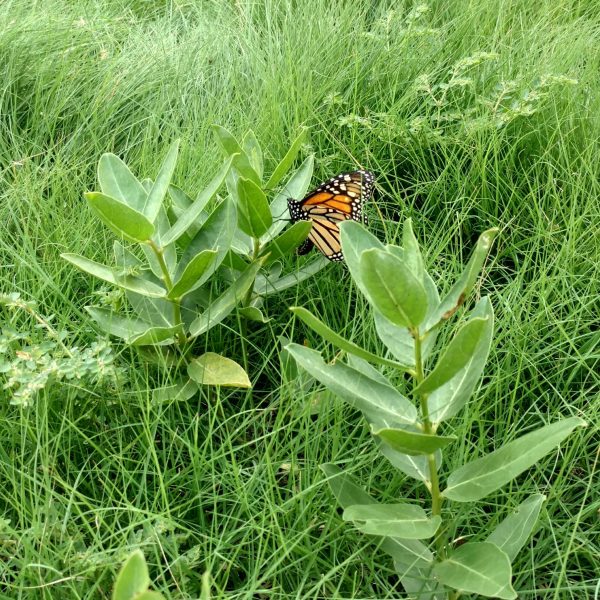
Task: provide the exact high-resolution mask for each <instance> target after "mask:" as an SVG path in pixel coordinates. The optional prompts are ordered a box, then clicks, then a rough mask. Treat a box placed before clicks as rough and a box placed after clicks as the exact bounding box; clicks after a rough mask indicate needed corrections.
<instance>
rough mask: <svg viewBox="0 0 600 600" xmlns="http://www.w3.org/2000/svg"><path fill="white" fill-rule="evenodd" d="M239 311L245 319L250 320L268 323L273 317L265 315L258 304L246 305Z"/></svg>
mask: <svg viewBox="0 0 600 600" xmlns="http://www.w3.org/2000/svg"><path fill="white" fill-rule="evenodd" d="M238 312H239V314H240V315H242V317H244V319H248V320H249V321H256V322H257V323H268V322H269V321H270V320H271V319H269V318H267V317H265V315H263V313H262V311H261V310H260V309H259V308H257V307H256V306H246V307H244V308H240V309H238Z"/></svg>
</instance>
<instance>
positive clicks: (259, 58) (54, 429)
mask: <svg viewBox="0 0 600 600" xmlns="http://www.w3.org/2000/svg"><path fill="white" fill-rule="evenodd" d="M596 4H597V3H596V2H595V1H592V0H589V1H585V0H553V1H552V2H549V1H546V0H543V1H541V2H537V3H531V2H529V1H525V0H511V1H510V2H502V3H497V2H492V1H490V0H488V1H487V2H478V3H474V2H470V1H467V0H450V1H448V2H442V1H441V0H435V1H432V2H430V4H429V6H428V7H424V5H420V4H413V3H411V2H393V3H392V2H373V3H371V2H361V1H359V2H339V1H335V2H331V3H329V2H320V1H319V2H317V1H316V0H314V1H313V0H307V1H305V2H291V1H285V2H276V1H267V2H250V1H244V0H241V1H239V2H231V3H230V2H201V1H200V2H195V1H193V2H192V1H185V0H179V1H167V0H163V1H152V0H134V1H132V2H125V1H124V0H104V1H101V0H77V1H76V2H73V1H67V0H60V1H59V0H48V1H46V2H37V1H29V0H28V1H26V0H5V1H4V2H2V3H1V4H0V72H1V73H2V80H1V81H2V85H1V86H0V169H1V170H0V267H1V268H0V286H1V290H0V291H1V292H2V293H3V294H9V293H12V292H18V293H19V294H20V296H21V298H22V299H23V300H25V301H29V300H34V301H36V306H37V309H38V310H39V311H40V314H42V315H44V317H45V318H49V317H50V316H51V315H53V318H52V319H51V320H50V321H49V322H51V323H52V327H53V328H54V329H55V330H57V331H63V330H65V331H68V332H69V336H70V337H69V340H70V341H69V343H70V347H71V346H72V347H74V346H78V347H86V346H89V345H91V344H92V343H93V342H94V340H96V337H97V332H96V330H95V325H94V323H93V321H92V320H91V319H90V316H89V315H88V313H87V312H86V311H85V310H84V306H86V305H88V304H93V303H96V302H97V299H98V294H100V295H101V297H102V298H104V299H105V301H106V302H110V301H111V297H110V295H108V292H107V291H106V290H105V289H104V288H103V287H102V286H100V285H99V284H98V283H95V282H93V281H92V280H91V278H90V277H88V276H86V275H84V274H81V273H78V272H76V271H75V270H74V269H73V267H72V266H71V265H69V264H68V263H66V262H65V261H63V260H62V259H61V258H60V254H61V253H64V252H75V253H78V254H81V255H84V256H86V257H88V258H91V259H94V260H98V261H103V260H107V259H108V257H110V256H111V253H112V242H113V239H114V238H113V235H112V234H111V233H110V232H109V231H108V230H107V229H106V228H105V227H103V226H102V225H101V224H100V223H99V222H98V220H97V219H95V218H92V213H91V211H90V210H89V209H88V207H87V205H86V203H85V201H84V200H83V192H84V191H86V190H92V189H95V188H96V187H97V186H96V172H95V168H96V164H97V162H98V159H99V157H100V156H101V155H102V154H103V153H104V152H113V153H115V154H117V155H118V156H120V157H121V158H123V159H124V160H125V161H126V162H127V164H128V165H130V166H131V168H132V169H133V171H134V172H135V173H136V174H137V175H139V176H140V177H143V176H145V174H149V173H156V172H157V171H158V168H159V166H160V164H161V162H162V160H163V158H164V156H165V154H166V151H167V149H168V147H169V144H170V143H171V142H172V141H173V140H174V139H176V138H181V151H180V159H179V161H178V163H177V167H176V171H175V175H174V182H175V184H177V185H178V186H179V187H180V188H182V189H185V190H189V191H190V192H191V193H192V194H195V193H197V192H198V191H199V190H201V189H204V188H205V187H206V185H207V184H208V182H209V181H210V180H211V178H212V177H213V176H214V174H215V173H216V172H217V170H218V168H219V166H220V165H221V163H222V160H223V158H222V154H221V151H220V149H219V148H218V147H217V144H216V142H215V140H214V136H213V135H212V132H211V130H210V125H211V124H212V123H220V124H222V125H224V126H226V127H227V128H228V129H229V130H230V131H232V132H233V133H235V134H236V136H238V137H240V138H241V136H242V135H243V133H244V132H245V131H247V130H248V129H249V128H252V130H253V131H254V132H255V133H256V136H257V138H258V140H259V142H260V144H261V146H262V148H263V149H264V151H265V156H264V162H265V171H266V172H271V171H272V169H274V168H275V166H276V164H277V162H278V161H279V159H280V158H281V157H282V156H283V154H284V153H285V152H286V150H287V149H288V148H289V146H290V144H291V142H292V141H293V138H294V137H295V134H296V133H297V132H298V130H299V128H300V127H301V126H302V125H304V126H307V127H308V135H307V138H306V142H305V145H304V147H303V148H302V149H301V154H300V157H299V158H300V159H302V158H304V157H306V156H307V155H308V154H310V153H311V152H314V153H315V156H316V166H315V179H314V180H313V183H318V181H320V180H322V179H324V178H326V177H330V176H331V175H333V174H335V173H337V172H339V171H342V170H347V169H348V168H349V167H350V168H352V167H354V166H356V165H357V164H360V165H361V166H363V167H365V168H369V169H370V170H372V171H373V172H374V173H375V174H376V176H377V184H378V196H377V197H376V200H375V202H374V203H372V204H371V206H369V207H367V213H368V214H369V216H370V220H371V224H372V225H371V229H372V231H374V232H375V233H376V234H377V235H378V237H379V238H380V239H382V240H385V241H388V242H395V241H397V240H398V239H399V237H400V235H401V227H400V223H401V222H402V221H403V220H404V218H405V217H407V216H410V217H412V221H413V227H414V228H415V232H416V235H417V237H418V238H419V240H420V241H421V242H422V243H423V246H424V248H425V250H424V255H425V261H426V263H427V268H428V270H429V272H430V273H432V276H433V277H434V279H435V280H436V281H442V282H443V281H444V280H447V281H448V282H449V283H450V282H452V281H454V280H455V278H456V276H457V274H458V273H459V272H460V270H461V267H462V264H463V263H464V262H465V259H466V257H467V256H468V254H469V253H470V251H471V249H472V247H473V245H474V243H475V240H476V239H477V235H478V234H479V233H480V232H481V231H483V230H485V229H488V228H490V227H499V228H500V229H501V232H500V234H499V237H498V241H497V242H496V244H497V245H496V247H495V251H494V253H493V255H492V257H491V260H490V262H489V263H488V265H487V268H486V272H485V278H484V280H483V283H482V286H481V289H480V290H477V293H478V294H480V295H489V296H490V299H491V302H492V303H493V306H494V310H495V324H496V325H495V329H496V335H495V337H494V342H493V346H492V350H491V354H490V359H489V361H488V364H487V367H486V376H485V379H484V381H483V384H482V386H481V388H480V390H479V392H478V393H477V394H476V395H475V398H474V400H473V401H472V402H471V404H470V406H469V409H468V410H467V411H465V412H464V413H462V415H464V417H462V420H457V421H453V424H454V426H455V430H445V433H447V434H453V435H456V436H457V437H458V438H459V439H460V440H462V446H461V445H460V444H459V445H458V446H457V447H456V450H455V451H454V452H453V454H452V455H451V456H448V457H446V460H448V461H453V462H454V464H453V466H454V467H458V466H459V465H460V464H463V463H464V456H465V454H466V453H467V450H468V454H469V455H470V456H472V455H476V454H478V453H479V454H480V455H482V454H484V453H486V452H490V451H492V450H494V449H496V448H497V447H499V444H500V440H501V441H506V440H511V439H514V438H516V437H517V435H520V434H522V433H523V432H526V431H528V430H531V429H534V428H537V427H539V426H540V425H541V424H542V423H550V422H553V421H556V420H558V419H559V418H566V417H572V416H580V417H582V418H584V419H585V420H586V421H587V422H588V423H589V425H590V426H589V427H588V428H587V429H585V430H580V431H577V432H576V433H574V434H573V435H572V437H571V438H569V440H568V441H567V442H565V443H564V444H563V445H562V446H561V449H560V450H559V452H558V453H555V454H551V455H550V456H549V457H548V458H546V459H544V460H542V461H541V462H540V463H538V465H537V466H536V467H535V468H532V469H530V470H529V471H528V472H527V473H526V474H524V475H523V476H521V477H520V478H519V479H518V480H517V482H516V483H513V484H511V485H509V486H508V487H506V488H504V489H503V490H502V491H499V492H495V494H492V495H490V496H488V497H487V498H486V502H488V503H489V504H488V505H487V507H485V506H484V508H482V511H481V515H480V517H481V519H480V522H478V521H477V519H476V518H475V519H473V516H472V515H470V516H469V520H468V521H467V520H466V519H465V520H464V521H462V522H461V521H460V519H459V523H458V526H457V530H456V531H455V532H450V534H449V535H450V537H451V538H459V537H460V538H468V537H469V536H471V534H472V533H476V532H478V530H479V529H480V527H481V526H482V524H484V523H488V521H489V514H495V515H496V514H497V515H498V519H500V518H502V516H505V515H501V514H498V513H497V508H498V507H506V509H507V510H508V508H509V507H515V506H517V505H518V504H519V503H520V502H522V501H523V500H524V499H525V498H527V497H529V496H531V495H532V494H536V493H543V494H544V495H545V496H546V497H547V501H546V502H545V504H544V506H543V508H542V510H541V513H540V517H539V531H538V532H537V533H535V534H534V536H533V539H532V542H531V543H530V544H528V545H527V546H526V547H525V548H524V549H523V550H521V552H520V553H519V555H518V557H517V559H516V561H515V563H514V569H513V572H514V579H513V585H514V587H515V589H518V590H520V592H521V597H522V598H574V599H578V598H582V597H586V596H591V595H592V594H593V593H594V592H593V590H594V589H595V586H596V583H597V573H598V571H599V569H600V565H599V564H598V563H599V561H598V556H599V554H600V548H599V546H598V520H597V511H598V508H599V506H598V492H599V491H600V490H599V489H598V477H597V474H596V473H597V465H596V459H597V436H595V431H596V430H597V427H598V416H599V415H598V402H597V395H598V387H599V385H598V384H599V381H600V376H599V375H598V373H599V369H598V367H599V354H598V349H599V341H600V336H599V335H598V331H597V314H598V311H597V305H598V291H599V284H598V282H599V279H600V273H599V271H600V241H599V239H600V237H599V236H598V223H599V221H600V202H599V199H600V183H599V182H600V150H599V148H598V139H599V135H600V120H599V119H598V118H597V115H598V114H599V112H600V86H599V84H598V77H597V74H598V71H599V68H600V47H599V46H598V43H597V39H598V35H599V34H600V14H599V11H598V8H597V6H596ZM392 8H393V10H392ZM298 164H300V163H299V162H298ZM457 257H460V260H458V258H457ZM309 260H310V259H309ZM295 261H297V263H298V264H299V265H301V264H304V261H305V259H302V258H300V259H296V258H293V259H286V264H285V268H286V269H288V270H289V269H293V268H294V267H295ZM442 291H444V290H442ZM291 305H300V306H305V307H306V308H308V309H309V310H310V311H311V312H313V313H315V314H318V315H320V316H321V317H322V319H323V321H324V322H325V323H327V324H328V325H329V326H330V327H331V328H332V329H333V330H334V331H335V332H338V333H340V334H342V335H343V336H344V337H346V338H348V339H352V340H353V341H355V342H356V343H358V344H360V345H361V346H363V347H364V348H366V349H368V350H370V351H372V352H378V353H380V352H381V351H382V348H381V344H380V343H379V341H378V339H377V337H376V335H375V329H374V324H373V322H372V321H371V320H370V318H368V317H367V315H368V311H367V310H366V309H365V307H366V303H365V301H364V300H363V299H362V298H361V296H360V294H358V293H357V290H356V289H355V288H354V287H353V285H352V283H351V280H350V278H349V276H347V273H346V271H345V270H344V267H343V266H342V265H331V266H328V267H327V268H326V269H324V270H322V271H321V272H319V273H318V274H317V275H316V276H315V277H314V278H312V279H310V280H308V281H307V282H305V283H304V284H303V285H302V286H300V287H299V288H296V289H295V288H291V289H290V290H287V291H286V292H285V293H283V294H281V295H278V296H275V297H273V298H270V299H268V301H267V302H266V303H265V307H264V309H263V310H264V312H265V314H266V315H268V316H270V317H272V320H271V321H269V322H268V323H266V324H261V323H252V324H250V325H249V326H248V335H247V339H246V345H247V348H246V351H247V354H248V363H249V364H248V372H249V374H250V376H251V380H252V383H253V384H254V388H255V389H254V390H253V392H252V394H249V393H247V392H239V391H227V392H225V391H222V392H215V391H212V392H211V394H210V396H202V397H201V398H200V399H196V400H194V401H192V402H167V403H156V402H153V401H152V398H151V394H150V390H151V389H153V388H155V387H157V386H159V385H166V384H168V383H170V381H169V375H168V370H165V369H160V368H157V367H156V366H154V365H151V364H149V362H148V361H147V360H146V359H145V357H144V356H143V355H142V354H139V353H137V352H136V351H132V350H131V349H129V348H123V347H122V346H119V345H115V353H116V354H117V356H116V357H115V359H114V360H115V362H116V363H118V366H119V369H120V372H121V370H122V371H124V375H123V374H122V373H121V376H120V377H119V378H117V380H116V382H115V383H114V384H110V385H106V384H98V385H97V386H96V385H95V384H94V383H93V382H87V381H86V382H85V384H84V387H83V389H82V387H81V386H78V385H70V384H67V385H54V386H52V387H49V388H48V389H47V390H45V391H43V393H41V394H40V395H39V397H38V398H37V400H36V402H35V403H34V405H33V406H32V407H31V408H27V409H21V408H18V407H15V406H11V405H10V403H9V401H10V394H9V391H8V390H5V391H3V392H2V394H3V397H2V401H1V402H0V438H1V439H2V444H1V446H0V482H1V485H0V589H1V590H2V592H0V593H2V594H6V597H8V598H21V599H25V598H26V599H29V598H61V599H62V598H74V599H75V598H86V599H88V598H89V599H92V598H94V599H95V598H107V597H109V596H110V591H111V589H112V584H113V581H114V578H115V576H116V573H117V571H118V568H119V565H120V563H121V562H122V561H123V560H124V559H125V557H127V556H129V555H130V554H131V552H132V551H133V550H134V549H136V548H141V549H142V550H143V552H144V555H145V557H146V559H147V561H148V565H149V569H150V571H149V572H150V578H151V579H152V586H151V587H152V589H155V590H159V591H160V592H161V593H162V594H163V595H164V596H165V598H169V599H170V598H173V599H175V598H197V597H199V596H200V594H201V592H202V585H203V583H202V574H203V573H204V572H205V571H210V573H211V577H212V592H213V594H214V596H216V597H218V596H219V594H220V593H223V595H225V596H226V597H229V598H253V597H255V598H256V597H262V598H282V597H295V598H317V597H336V596H337V597H347V598H350V597H352V598H354V597H363V598H364V597H377V598H397V597H398V596H399V595H400V593H401V591H400V585H399V582H398V580H397V577H396V575H395V573H394V571H393V566H392V565H391V564H390V561H389V559H387V558H386V556H385V555H383V554H381V553H378V552H373V548H372V546H371V544H370V543H369V542H368V540H366V539H365V537H364V536H363V535H362V534H360V533H359V532H356V531H354V530H352V528H350V527H348V526H347V524H345V523H344V522H343V521H342V519H341V517H340V515H339V514H338V513H337V512H336V510H335V508H334V504H333V501H332V497H331V494H330V491H329V489H328V486H327V484H326V483H325V477H324V475H323V473H322V472H321V471H320V469H319V465H321V464H323V463H335V464H337V465H339V466H342V467H346V466H348V467H349V468H350V470H352V472H353V473H354V474H355V475H356V478H357V479H358V480H359V481H360V482H361V484H365V485H366V487H367V488H368V489H370V491H372V492H373V494H374V495H376V496H378V497H380V498H381V497H382V496H383V499H384V500H385V501H387V502H389V503H392V502H395V501H398V499H399V498H402V497H406V496H411V497H414V494H415V491H416V490H417V486H418V484H417V482H413V481H412V480H410V479H405V478H404V477H402V476H400V475H398V474H395V472H394V470H393V469H392V467H390V465H389V464H388V463H387V462H386V461H385V460H383V459H381V458H380V457H379V455H378V453H377V451H376V450H375V449H374V447H373V444H372V441H371V438H370V434H369V431H368V428H366V427H365V425H364V422H363V421H362V419H361V418H360V416H359V414H358V413H355V412H352V411H349V410H348V409H347V408H345V407H343V406H342V405H340V403H339V402H338V401H336V400H334V399H333V397H332V395H330V394H329V393H327V392H323V391H322V389H321V388H319V387H316V386H312V387H311V385H310V381H308V382H307V381H306V379H305V378H297V377H295V376H294V373H295V369H294V366H293V365H290V364H288V363H287V362H285V358H280V356H279V347H280V345H279V336H281V335H283V336H285V337H286V338H287V339H291V340H293V341H295V342H298V343H302V342H303V340H304V339H305V338H307V339H308V340H309V341H310V343H311V345H312V346H314V347H318V349H319V350H324V355H325V356H327V357H332V356H333V354H334V352H333V350H332V349H331V348H330V347H329V346H325V347H323V346H322V344H321V342H320V341H319V340H320V338H319V336H317V335H316V334H314V333H312V332H311V331H310V329H309V328H308V327H306V326H305V325H303V324H301V323H300V322H298V321H297V320H296V319H295V318H294V317H293V315H292V314H291V313H289V311H288V310H287V308H288V306H291ZM0 318H1V319H2V321H3V326H5V325H10V326H11V327H12V328H13V329H18V330H20V331H28V332H30V335H29V336H28V343H29V344H31V343H32V342H34V341H35V339H34V338H35V335H38V336H39V343H43V342H44V339H45V337H44V336H45V333H44V332H43V331H42V330H39V329H36V328H35V325H36V322H35V320H34V319H33V317H31V316H28V315H27V314H26V313H23V312H22V311H21V312H18V313H14V312H12V311H6V310H4V309H3V312H2V314H1V317H0ZM240 325H241V319H235V318H233V319H232V318H230V319H228V320H227V321H226V322H224V323H223V324H222V325H221V326H219V327H216V328H214V329H212V330H211V331H210V332H209V333H208V334H207V335H206V336H203V337H202V345H203V347H202V348H201V350H203V351H211V352H218V353H220V354H223V355H225V356H231V357H238V358H239V357H240V356H241V355H242V348H241V342H240V339H239V335H238V332H239V330H240ZM320 344H321V345H320ZM282 361H283V364H282ZM282 366H283V367H284V369H283V371H282V370H281V367H282ZM282 372H283V375H282ZM461 448H462V449H461ZM390 481H393V485H392V486H391V487H390ZM382 486H383V487H382ZM383 490H384V491H385V493H384V494H382V491H383ZM205 581H206V580H205Z"/></svg>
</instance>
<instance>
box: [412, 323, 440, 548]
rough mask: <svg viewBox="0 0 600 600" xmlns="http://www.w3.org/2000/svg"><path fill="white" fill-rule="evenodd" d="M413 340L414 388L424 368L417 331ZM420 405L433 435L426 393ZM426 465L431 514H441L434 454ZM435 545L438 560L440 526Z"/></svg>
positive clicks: (422, 374)
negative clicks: (429, 485)
mask: <svg viewBox="0 0 600 600" xmlns="http://www.w3.org/2000/svg"><path fill="white" fill-rule="evenodd" d="M413 338H414V340H415V371H416V373H415V388H416V387H417V386H418V385H419V384H420V383H421V382H422V381H423V380H424V379H425V370H424V367H423V338H421V336H420V334H419V332H418V331H414V332H413ZM417 395H418V397H419V403H420V406H421V414H422V416H423V429H424V432H425V433H426V434H427V435H435V430H434V428H433V425H432V424H431V420H430V418H429V405H428V402H427V400H428V396H427V394H417ZM427 465H428V467H429V480H430V484H431V487H430V490H429V491H430V493H431V514H432V515H434V516H435V515H437V516H439V517H441V516H442V495H441V494H440V480H439V477H438V472H437V465H436V463H435V454H428V455H427ZM435 547H436V550H437V555H438V558H439V559H440V560H443V559H444V558H445V556H446V548H445V543H444V538H443V535H442V526H440V528H439V529H438V533H437V534H436V536H435Z"/></svg>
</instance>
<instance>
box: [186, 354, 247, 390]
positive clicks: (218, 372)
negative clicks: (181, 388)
mask: <svg viewBox="0 0 600 600" xmlns="http://www.w3.org/2000/svg"><path fill="white" fill-rule="evenodd" d="M188 375H189V376H190V377H191V379H193V380H194V381H195V382H196V383H198V384H200V385H217V386H223V387H241V388H249V387H252V384H251V383H250V380H249V379H248V375H247V374H246V371H244V369H243V368H242V367H241V366H240V365H238V364H237V363H236V362H235V361H233V360H231V359H230V358H225V357H224V356H221V355H220V354H215V353H214V352H207V353H206V354H203V355H202V356H199V357H198V358H194V359H193V360H192V361H191V362H190V364H189V365H188Z"/></svg>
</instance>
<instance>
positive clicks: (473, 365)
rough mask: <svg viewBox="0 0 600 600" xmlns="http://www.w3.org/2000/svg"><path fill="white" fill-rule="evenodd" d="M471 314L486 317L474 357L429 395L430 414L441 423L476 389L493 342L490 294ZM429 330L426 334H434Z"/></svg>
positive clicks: (467, 399)
mask: <svg viewBox="0 0 600 600" xmlns="http://www.w3.org/2000/svg"><path fill="white" fill-rule="evenodd" d="M471 317H472V318H484V319H486V322H485V324H484V327H483V331H482V333H481V336H480V338H479V341H478V343H477V345H476V346H475V348H474V350H473V353H472V355H471V359H470V360H469V361H468V362H467V363H466V364H465V365H464V366H463V367H462V368H461V369H460V370H459V371H457V372H456V374H455V375H454V376H453V377H451V378H450V379H449V380H448V381H447V382H446V383H444V384H443V385H441V386H440V387H438V388H437V389H435V390H433V392H431V394H430V395H429V398H428V405H429V418H430V419H431V420H432V421H433V422H435V423H439V422H440V421H444V420H446V419H449V418H450V417H453V416H454V415H456V414H457V413H458V412H459V411H460V410H461V409H462V408H463V406H464V405H465V404H466V403H467V402H468V401H469V399H470V398H471V395H472V394H473V391H474V390H475V388H476V386H477V384H478V383H479V380H480V379H481V375H482V373H483V368H484V366H485V363H486V361H487V357H488V355H489V353H490V348H491V346H492V334H493V332H494V312H493V310H492V303H491V302H490V301H489V298H487V297H483V298H482V299H481V300H480V301H479V302H478V303H477V306H476V307H475V308H474V309H473V312H472V313H471ZM431 333H433V332H430V333H429V334H427V335H428V336H429V335H431Z"/></svg>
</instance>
